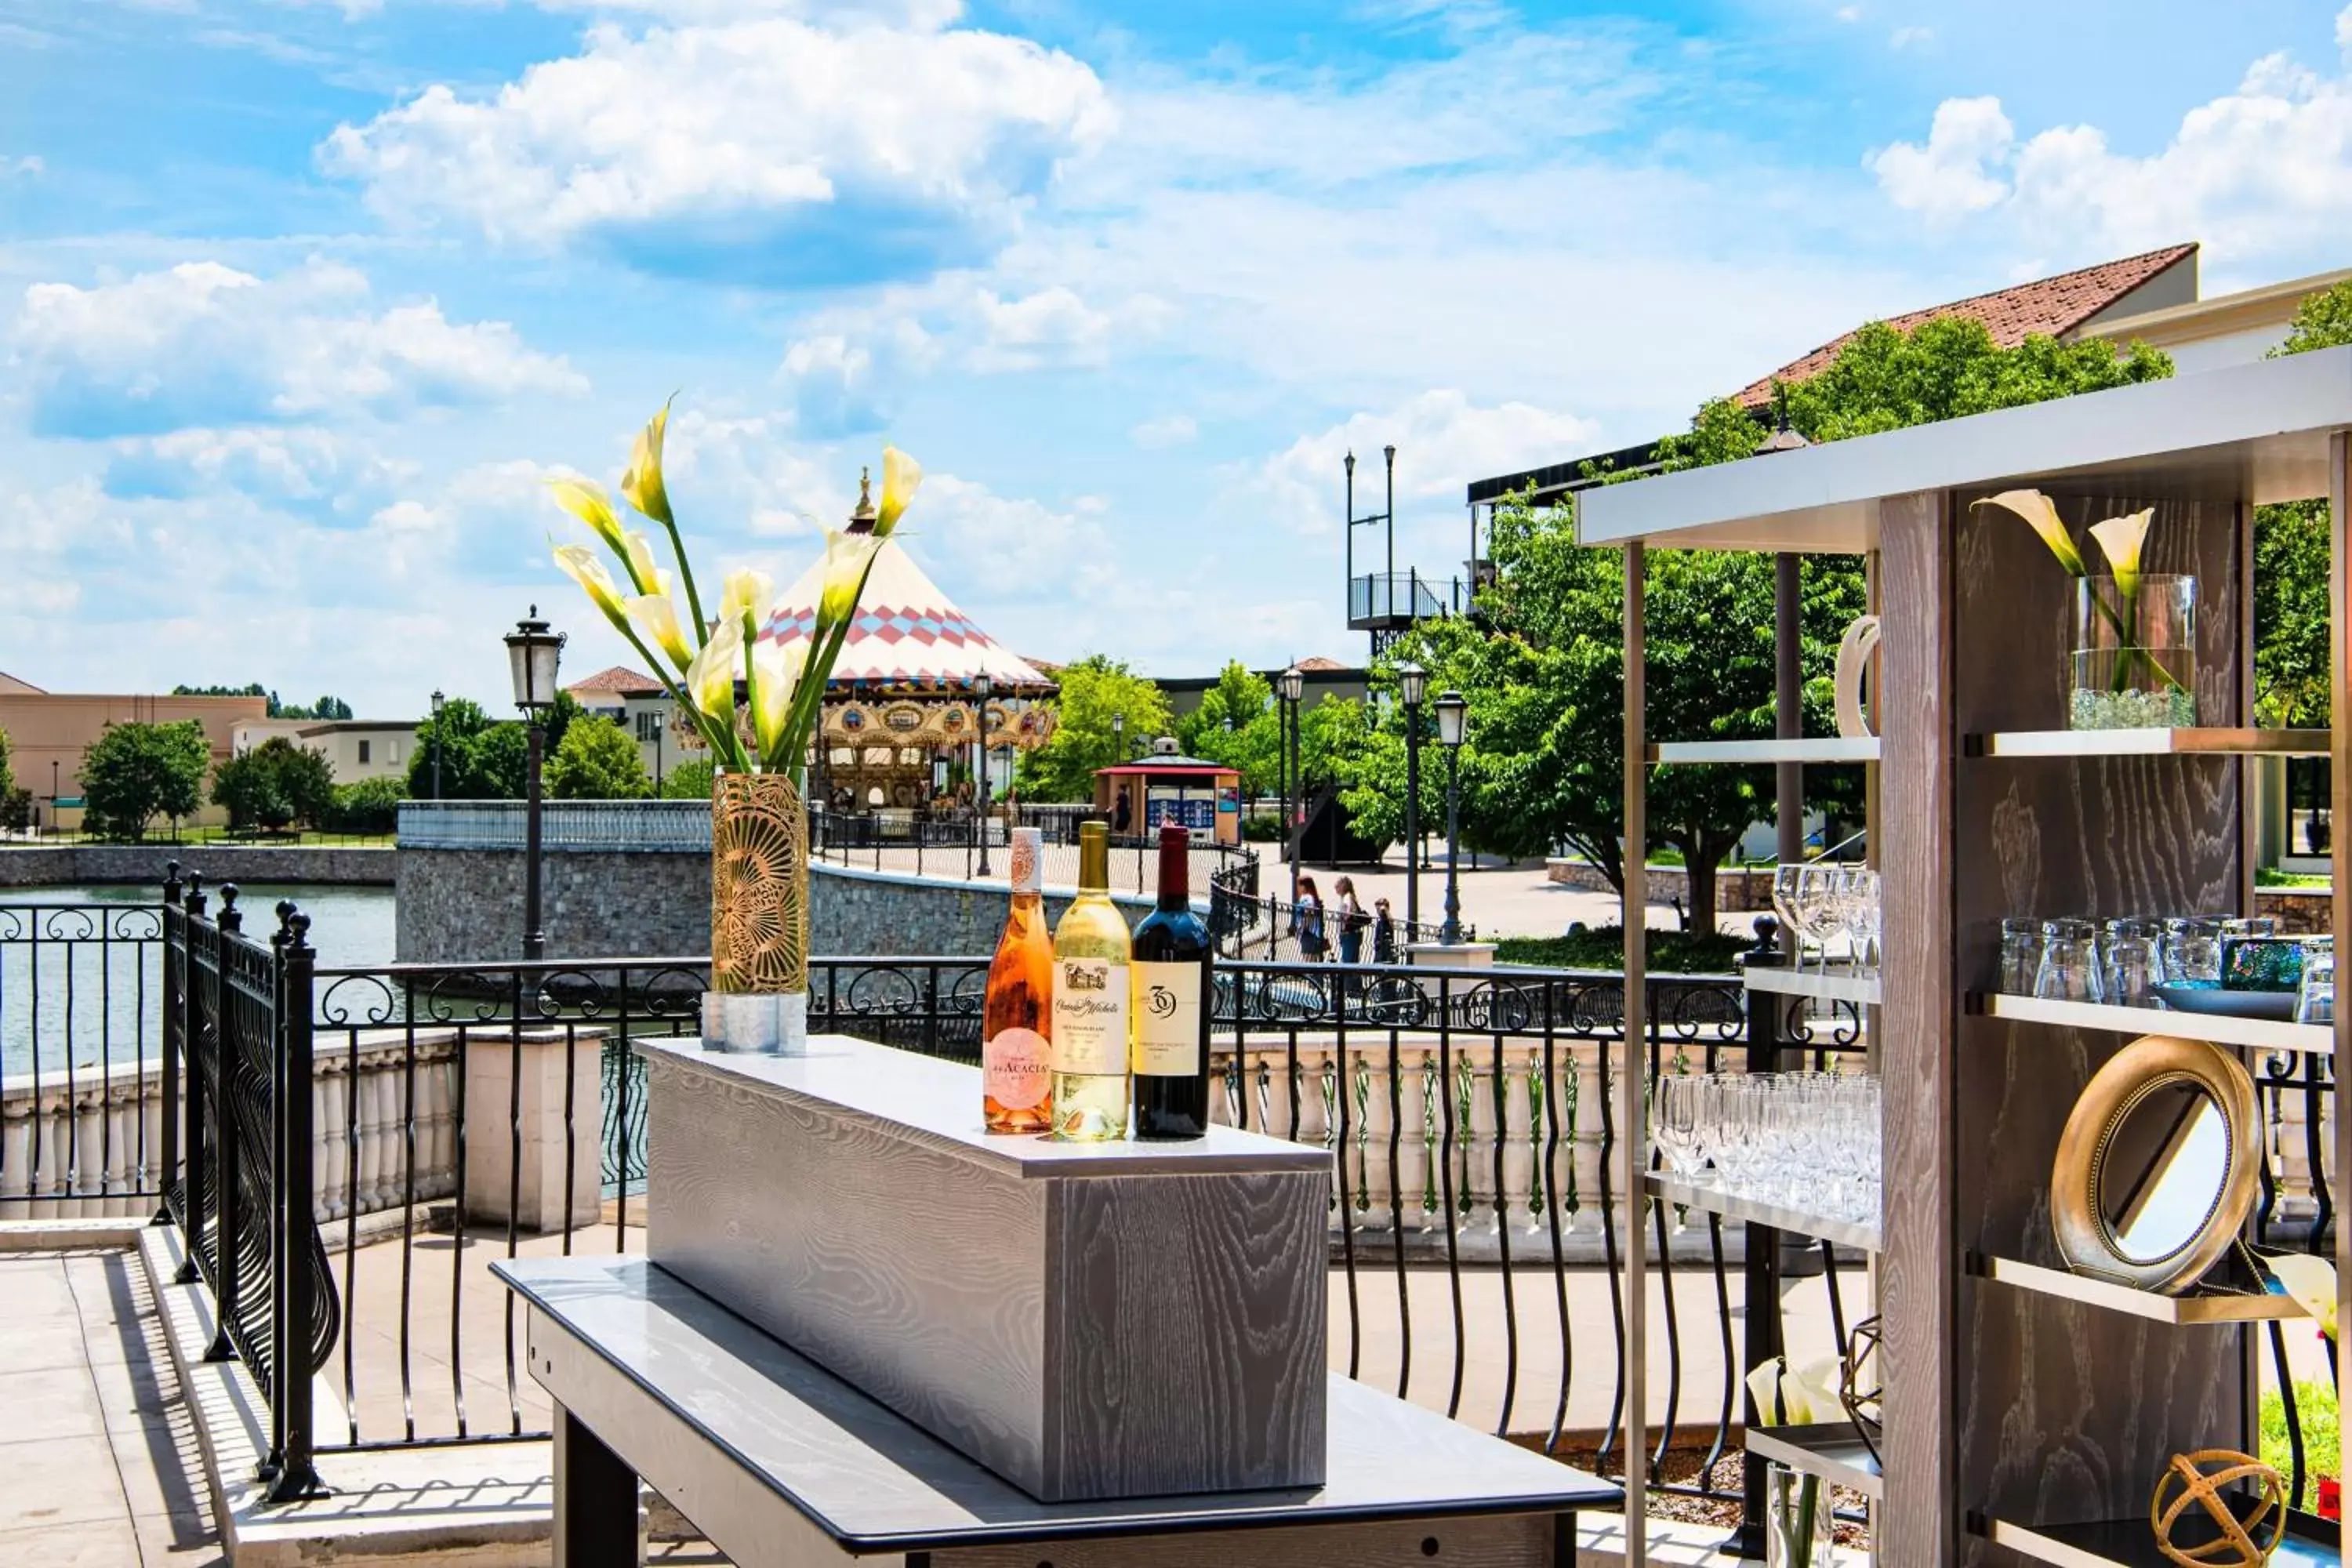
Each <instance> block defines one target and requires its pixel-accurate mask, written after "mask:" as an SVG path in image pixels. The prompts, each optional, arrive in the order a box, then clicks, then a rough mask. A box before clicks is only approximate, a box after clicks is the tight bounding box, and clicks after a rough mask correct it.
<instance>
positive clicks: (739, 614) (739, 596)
mask: <svg viewBox="0 0 2352 1568" xmlns="http://www.w3.org/2000/svg"><path fill="white" fill-rule="evenodd" d="M775 592H776V580H775V579H774V578H773V577H771V576H769V575H768V574H766V573H765V572H760V571H755V570H753V569H752V568H751V567H749V566H738V567H737V568H735V570H734V571H732V572H730V573H729V574H727V582H726V584H725V585H724V586H723V587H722V588H721V589H720V590H719V619H720V620H722V621H738V622H740V621H741V620H743V619H744V618H745V617H746V616H759V615H760V614H761V613H762V612H763V611H765V610H766V609H767V607H768V601H769V600H770V599H772V598H773V597H774V596H775ZM758 630H759V628H758V627H757V626H754V627H752V631H753V632H754V633H755V634H756V633H757V631H758Z"/></svg>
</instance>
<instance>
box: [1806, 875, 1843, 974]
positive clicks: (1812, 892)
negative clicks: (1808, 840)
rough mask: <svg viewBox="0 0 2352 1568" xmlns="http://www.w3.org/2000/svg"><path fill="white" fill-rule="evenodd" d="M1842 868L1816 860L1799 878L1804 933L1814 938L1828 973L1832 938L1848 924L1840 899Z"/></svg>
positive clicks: (1814, 943) (1816, 949)
mask: <svg viewBox="0 0 2352 1568" xmlns="http://www.w3.org/2000/svg"><path fill="white" fill-rule="evenodd" d="M1840 870H1841V868H1840V867H1838V866H1837V865H1836V864H1834V863H1832V862H1829V861H1822V860H1813V861H1810V862H1808V863H1807V864H1806V866H1805V868H1804V870H1803V874H1802V875H1801V876H1800V877H1799V878H1798V879H1797V919H1798V921H1799V924H1800V926H1801V929H1802V930H1803V931H1804V933H1805V934H1806V935H1807V936H1810V937H1811V938H1812V939H1813V950H1814V952H1815V953H1816V954H1817V955H1818V956H1819V959H1820V962H1821V968H1822V973H1824V974H1826V973H1829V967H1830V947H1829V941H1830V938H1831V936H1832V935H1833V934H1834V933H1836V932H1837V931H1841V930H1843V927H1844V921H1843V919H1842V918H1841V917H1840V915H1839V913H1838V903H1837V898H1838V874H1839V872H1840Z"/></svg>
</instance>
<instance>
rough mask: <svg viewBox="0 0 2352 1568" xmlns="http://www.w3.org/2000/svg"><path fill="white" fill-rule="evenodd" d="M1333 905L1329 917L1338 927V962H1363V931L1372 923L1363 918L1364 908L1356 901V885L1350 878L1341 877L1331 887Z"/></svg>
mask: <svg viewBox="0 0 2352 1568" xmlns="http://www.w3.org/2000/svg"><path fill="white" fill-rule="evenodd" d="M1331 894H1332V899H1333V900H1334V901H1333V903H1332V905H1331V916H1332V918H1333V919H1334V920H1335V921H1338V922H1339V962H1340V963H1363V962H1364V930H1365V928H1366V927H1368V926H1370V924H1371V923H1372V922H1371V921H1369V920H1367V919H1365V918H1364V906H1363V905H1362V904H1360V903H1358V902H1357V901H1356V883H1355V879H1353V878H1351V877H1342V878H1340V879H1339V880H1338V881H1337V882H1335V883H1333V884H1332V886H1331Z"/></svg>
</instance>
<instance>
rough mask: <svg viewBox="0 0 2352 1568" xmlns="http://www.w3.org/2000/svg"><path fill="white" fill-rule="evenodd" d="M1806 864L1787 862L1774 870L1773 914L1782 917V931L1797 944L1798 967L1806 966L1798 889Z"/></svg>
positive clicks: (1803, 928) (1799, 861)
mask: <svg viewBox="0 0 2352 1568" xmlns="http://www.w3.org/2000/svg"><path fill="white" fill-rule="evenodd" d="M1804 874H1805V863H1804V862H1803V861H1802V860H1790V861H1785V862H1783V863H1782V864H1780V865H1778V866H1775V867H1774V868H1772V912H1773V913H1774V914H1776V915H1779V916H1780V929H1781V930H1782V931H1787V932H1788V933H1789V940H1790V941H1791V942H1794V943H1796V944H1797V967H1798V968H1800V969H1802V968H1803V967H1804V965H1805V947H1804V942H1805V927H1804V922H1803V921H1800V920H1799V919H1798V918H1797V888H1798V884H1799V883H1800V882H1801V881H1802V880H1803V879H1804Z"/></svg>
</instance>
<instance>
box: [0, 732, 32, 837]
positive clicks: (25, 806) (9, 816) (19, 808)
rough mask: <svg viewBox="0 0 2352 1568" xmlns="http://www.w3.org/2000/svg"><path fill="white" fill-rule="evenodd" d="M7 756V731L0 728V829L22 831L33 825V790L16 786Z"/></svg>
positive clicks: (12, 831) (14, 775) (14, 776)
mask: <svg viewBox="0 0 2352 1568" xmlns="http://www.w3.org/2000/svg"><path fill="white" fill-rule="evenodd" d="M8 758H9V744H8V731H5V730H0V830H5V831H6V832H9V833H22V832H24V831H25V829H26V828H27V827H30V826H32V825H33V792H32V791H31V790H29V789H22V788H19V787H18V786H17V784H16V774H15V773H12V772H10V771H9V766H8Z"/></svg>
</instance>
